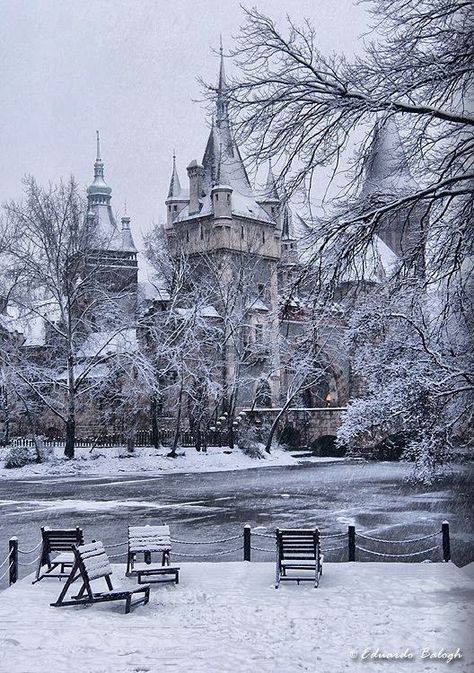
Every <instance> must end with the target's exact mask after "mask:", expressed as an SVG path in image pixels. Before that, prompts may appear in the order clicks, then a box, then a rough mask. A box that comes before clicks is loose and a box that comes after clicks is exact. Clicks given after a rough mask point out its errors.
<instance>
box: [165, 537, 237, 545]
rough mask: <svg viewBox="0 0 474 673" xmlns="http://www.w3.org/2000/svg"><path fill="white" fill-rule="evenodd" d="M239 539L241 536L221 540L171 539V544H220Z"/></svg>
mask: <svg viewBox="0 0 474 673" xmlns="http://www.w3.org/2000/svg"><path fill="white" fill-rule="evenodd" d="M239 538H242V535H234V536H233V537H225V538H222V540H196V541H194V540H173V538H171V542H175V543H176V544H221V543H222V542H232V541H233V540H238V539H239Z"/></svg>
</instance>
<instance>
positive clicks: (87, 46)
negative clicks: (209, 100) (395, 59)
mask: <svg viewBox="0 0 474 673" xmlns="http://www.w3.org/2000/svg"><path fill="white" fill-rule="evenodd" d="M254 4H256V5H257V6H258V8H259V9H260V10H262V11H264V12H265V13H268V14H269V15H270V16H272V18H274V19H276V20H277V21H278V22H283V21H284V18H285V14H286V13H288V14H289V15H290V16H291V17H292V18H294V19H295V20H301V19H303V18H305V17H308V18H310V19H311V20H312V22H313V23H314V25H315V26H316V27H317V30H318V42H319V44H318V46H319V47H320V49H321V50H322V51H325V52H330V51H344V52H345V53H346V54H348V55H349V54H350V53H352V52H353V51H354V50H356V49H358V45H359V44H360V42H359V37H360V35H361V34H362V33H363V32H364V31H365V30H366V28H367V24H366V21H367V16H366V14H365V10H364V7H363V6H362V7H361V6H354V5H353V4H352V2H351V0H312V1H311V0H285V1H284V2H283V1H282V0H253V1H252V0H250V2H249V5H254ZM0 17H1V21H0V45H1V46H0V49H1V52H0V53H1V77H0V101H1V105H0V115H1V124H0V148H1V154H0V199H1V201H2V202H4V201H5V200H6V199H8V198H11V197H17V196H18V195H19V192H20V189H21V184H20V183H21V178H22V177H23V176H24V175H25V174H26V173H31V174H32V175H34V176H35V177H36V178H37V179H38V180H39V181H40V182H48V181H56V180H58V179H59V178H60V177H67V176H69V175H71V174H73V175H74V176H75V177H76V179H77V180H78V182H79V184H80V185H81V186H84V187H86V186H87V185H88V184H90V182H91V180H92V170H93V162H94V158H95V130H96V129H100V133H101V138H102V157H103V160H104V163H105V178H106V181H107V183H108V184H109V185H110V186H111V187H112V190H113V191H112V204H113V207H114V210H115V211H116V212H117V213H118V214H121V213H122V212H123V204H124V201H125V200H126V202H127V209H128V212H129V214H130V216H131V217H132V223H133V230H134V232H135V234H136V239H137V240H136V243H137V245H139V244H140V242H141V241H140V232H146V231H148V230H149V229H150V228H151V226H152V223H153V222H154V221H155V222H157V221H158V220H162V218H163V216H164V205H163V202H164V199H165V198H166V193H167V189H168V182H169V176H170V171H171V156H172V152H173V148H176V154H177V158H178V167H179V172H180V177H181V180H182V182H183V183H184V182H185V179H186V171H185V168H186V166H187V164H188V163H189V162H190V160H191V159H194V158H196V159H199V160H200V159H201V158H202V154H203V151H204V145H205V142H206V138H207V134H208V128H207V126H206V113H205V110H204V109H203V108H202V107H201V105H200V104H199V103H196V102H193V101H195V100H196V99H199V98H201V97H202V95H201V91H200V87H199V84H198V82H197V81H196V77H197V76H202V77H204V78H205V79H206V80H207V81H209V80H212V79H215V78H216V77H217V69H218V62H217V59H216V56H215V55H214V54H213V49H214V50H215V49H217V48H218V45H219V34H220V33H222V36H223V40H224V48H225V47H230V46H231V45H232V36H233V35H236V34H237V33H238V29H239V25H240V24H241V23H242V10H241V8H240V5H239V2H238V1H235V0H220V1H219V0H0ZM226 67H227V69H228V70H229V71H230V70H231V69H232V66H231V64H230V63H228V64H226Z"/></svg>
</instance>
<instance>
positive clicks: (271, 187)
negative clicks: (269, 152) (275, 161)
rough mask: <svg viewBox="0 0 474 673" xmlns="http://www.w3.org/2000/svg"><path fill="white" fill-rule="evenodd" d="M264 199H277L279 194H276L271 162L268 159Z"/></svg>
mask: <svg viewBox="0 0 474 673" xmlns="http://www.w3.org/2000/svg"><path fill="white" fill-rule="evenodd" d="M265 200H266V201H279V200H280V195H279V194H278V190H277V186H276V180H275V176H274V175H273V170H272V162H271V160H270V159H269V160H268V174H267V182H266V184H265Z"/></svg>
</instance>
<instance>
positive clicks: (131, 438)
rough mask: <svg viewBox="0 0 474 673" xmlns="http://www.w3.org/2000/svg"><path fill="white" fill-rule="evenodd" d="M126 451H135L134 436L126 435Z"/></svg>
mask: <svg viewBox="0 0 474 673" xmlns="http://www.w3.org/2000/svg"><path fill="white" fill-rule="evenodd" d="M127 451H128V453H133V452H134V451H135V436H134V435H128V437H127Z"/></svg>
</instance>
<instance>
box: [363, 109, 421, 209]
mask: <svg viewBox="0 0 474 673" xmlns="http://www.w3.org/2000/svg"><path fill="white" fill-rule="evenodd" d="M416 188H417V184H416V182H415V180H414V179H413V176H412V175H411V173H410V170H409V168H408V164H407V159H406V155H405V152H404V149H403V144H402V141H401V138H400V134H399V132H398V128H397V125H396V123H395V120H394V118H393V117H386V118H385V119H381V120H378V121H377V123H376V125H375V128H374V132H373V136H372V143H371V145H370V148H369V154H368V157H367V161H366V164H365V182H364V185H363V187H362V192H361V194H362V196H375V195H377V194H379V195H384V194H396V193H398V192H406V191H410V190H412V189H416Z"/></svg>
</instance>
